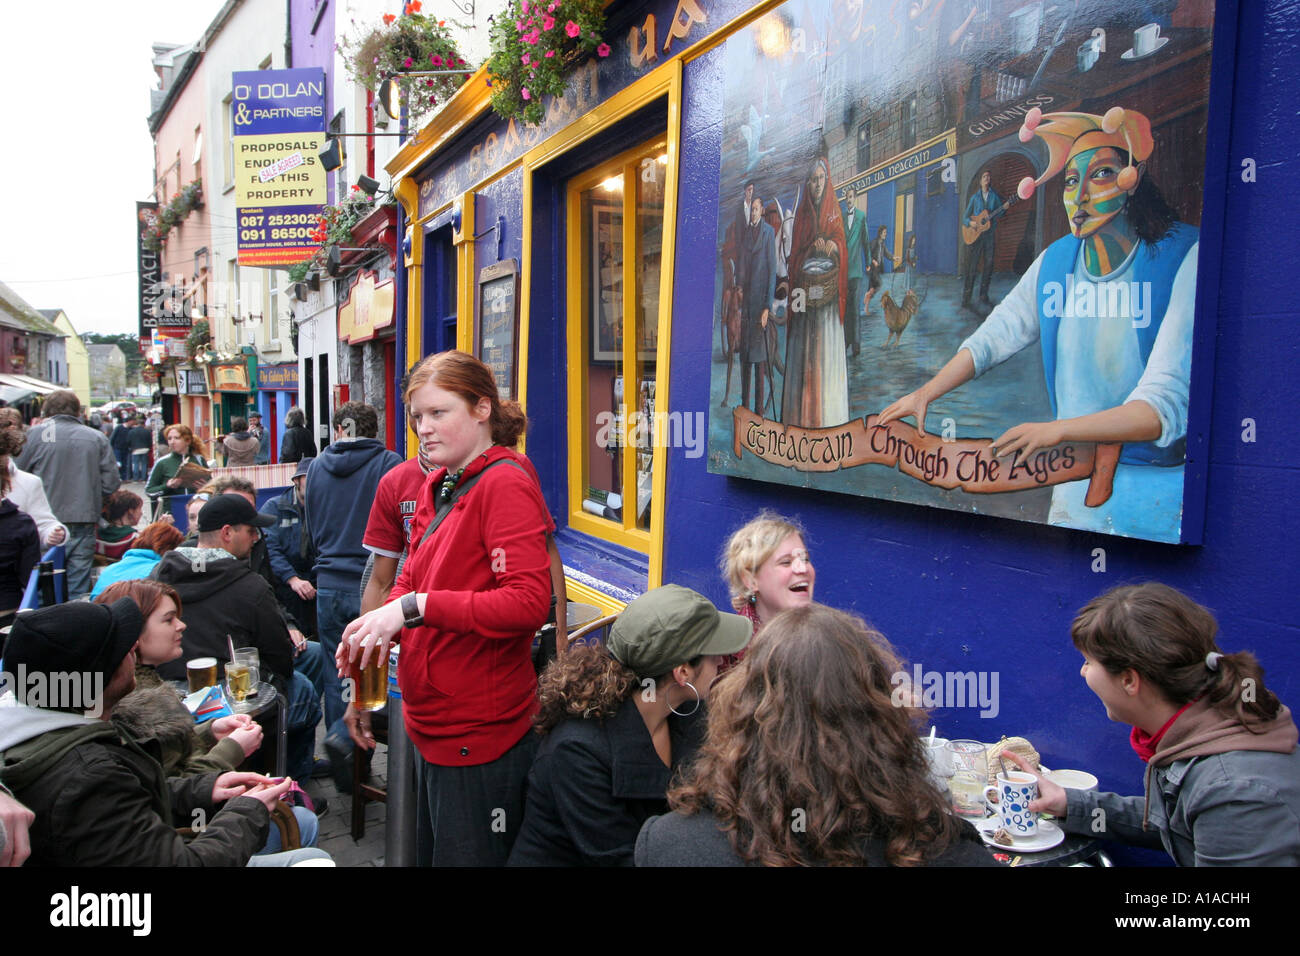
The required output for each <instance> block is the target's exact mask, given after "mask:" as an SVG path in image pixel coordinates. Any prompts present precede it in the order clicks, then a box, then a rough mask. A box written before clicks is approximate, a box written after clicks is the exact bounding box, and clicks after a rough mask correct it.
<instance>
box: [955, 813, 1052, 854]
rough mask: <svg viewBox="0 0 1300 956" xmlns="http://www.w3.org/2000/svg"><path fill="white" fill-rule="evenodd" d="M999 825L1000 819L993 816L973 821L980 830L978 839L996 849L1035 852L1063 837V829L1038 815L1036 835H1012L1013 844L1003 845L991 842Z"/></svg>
mask: <svg viewBox="0 0 1300 956" xmlns="http://www.w3.org/2000/svg"><path fill="white" fill-rule="evenodd" d="M1000 826H1002V821H1001V820H999V819H998V818H997V817H995V816H994V817H985V818H984V819H983V820H979V821H977V822H976V823H975V829H976V830H978V831H979V832H980V839H982V840H983V841H984V842H985V843H986V844H988V845H989V846H991V847H993V848H994V849H996V850H1009V851H1011V852H1013V853H1037V852H1039V851H1040V850H1050V849H1051V848H1052V847H1054V846H1057V845H1059V844H1060V843H1061V841H1063V840H1064V839H1065V831H1064V830H1062V829H1061V828H1060V827H1058V826H1057V825H1056V824H1055V823H1053V822H1052V821H1051V820H1044V819H1042V818H1041V817H1040V818H1039V820H1038V833H1037V834H1036V835H1034V836H1032V837H1012V840H1013V841H1015V845H1014V846H1003V845H1002V844H1001V843H994V842H993V834H994V833H996V832H997V830H998V828H999V827H1000Z"/></svg>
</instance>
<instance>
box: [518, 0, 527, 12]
mask: <svg viewBox="0 0 1300 956" xmlns="http://www.w3.org/2000/svg"><path fill="white" fill-rule="evenodd" d="M519 9H520V10H522V11H523V12H524V13H527V12H528V0H524V2H523V3H521V4H520V5H519Z"/></svg>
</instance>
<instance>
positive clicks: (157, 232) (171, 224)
mask: <svg viewBox="0 0 1300 956" xmlns="http://www.w3.org/2000/svg"><path fill="white" fill-rule="evenodd" d="M202 206H203V180H201V179H196V180H194V181H193V182H190V183H186V184H185V185H184V186H182V187H181V189H180V192H178V193H176V194H175V195H174V196H172V198H171V199H169V200H168V201H167V204H166V205H165V206H163V207H162V208H161V209H159V210H158V214H157V215H156V216H154V217H153V220H152V221H151V222H150V223H149V224H148V225H147V226H146V227H145V231H144V240H143V245H144V247H145V248H146V249H148V250H150V251H152V252H158V251H159V250H160V249H162V244H163V243H164V242H166V241H167V233H169V232H171V231H172V229H173V228H175V227H176V226H179V225H180V224H181V223H182V222H184V221H185V218H186V217H187V216H188V215H189V214H190V213H192V212H193V211H194V210H196V209H199V208H201V207H202Z"/></svg>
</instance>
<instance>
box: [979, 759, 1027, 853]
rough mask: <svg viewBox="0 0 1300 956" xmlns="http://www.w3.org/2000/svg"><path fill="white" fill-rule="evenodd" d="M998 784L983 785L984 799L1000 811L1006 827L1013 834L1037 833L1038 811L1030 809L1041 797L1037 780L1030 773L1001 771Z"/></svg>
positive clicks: (996, 810) (998, 815)
mask: <svg viewBox="0 0 1300 956" xmlns="http://www.w3.org/2000/svg"><path fill="white" fill-rule="evenodd" d="M997 779H998V783H997V786H988V787H985V788H984V799H985V800H987V801H988V804H989V806H990V807H991V808H992V809H993V812H994V813H995V814H997V817H998V820H999V821H1000V822H1001V824H1002V827H1003V829H1005V830H1006V831H1007V832H1008V833H1010V834H1011V835H1012V836H1013V837H1021V838H1024V837H1033V836H1037V835H1038V814H1037V813H1031V812H1030V811H1029V804H1030V801H1033V800H1036V799H1038V780H1037V778H1035V777H1034V775H1033V774H1030V773H1022V772H1020V771H1018V770H1009V771H1007V772H1006V773H1000V774H998V778H997Z"/></svg>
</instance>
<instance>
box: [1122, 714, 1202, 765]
mask: <svg viewBox="0 0 1300 956" xmlns="http://www.w3.org/2000/svg"><path fill="white" fill-rule="evenodd" d="M1194 703H1196V700H1189V701H1188V702H1187V703H1185V704H1183V706H1181V707H1179V708H1178V711H1177V713H1175V714H1174V715H1173V716H1172V717H1170V718H1169V719H1168V720H1166V721H1165V725H1164V726H1163V727H1161V728H1160V729H1159V730H1157V731H1156V732H1155V733H1154V734H1149V733H1147V732H1146V731H1145V730H1143V729H1142V728H1141V727H1134V728H1133V732H1132V733H1131V734H1129V738H1128V742H1129V744H1130V745H1131V746H1132V747H1133V752H1134V753H1136V754H1137V755H1138V756H1139V757H1141V758H1142V762H1143V763H1150V762H1151V758H1152V757H1154V756H1155V755H1156V748H1157V747H1158V746H1159V745H1160V738H1161V737H1163V736H1164V735H1165V733H1166V732H1167V731H1168V730H1169V728H1170V727H1172V726H1173V725H1174V721H1175V720H1177V719H1178V718H1179V717H1181V716H1182V715H1183V711H1185V710H1186V709H1187V708H1188V707H1191V706H1192V704H1194Z"/></svg>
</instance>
